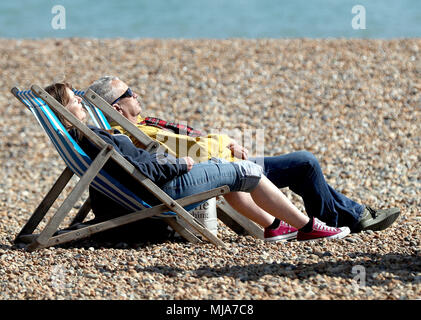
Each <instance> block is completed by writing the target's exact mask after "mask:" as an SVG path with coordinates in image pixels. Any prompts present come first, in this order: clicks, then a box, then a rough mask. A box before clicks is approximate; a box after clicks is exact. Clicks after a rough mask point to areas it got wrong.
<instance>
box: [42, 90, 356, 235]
mask: <svg viewBox="0 0 421 320" xmlns="http://www.w3.org/2000/svg"><path fill="white" fill-rule="evenodd" d="M45 90H46V91H47V92H48V93H49V94H50V95H51V96H53V97H54V98H55V99H56V100H57V101H58V102H60V103H61V104H62V105H63V106H64V107H65V108H66V109H67V110H68V111H70V112H71V113H72V114H73V115H74V116H75V117H76V118H78V119H79V120H80V121H82V122H85V121H86V116H87V115H86V111H85V109H84V108H83V106H82V104H81V98H80V97H78V96H75V95H74V93H73V91H72V89H71V86H70V85H69V84H62V83H56V84H53V85H50V86H48V87H47V88H45ZM59 119H60V120H61V121H62V123H63V125H64V126H65V127H66V129H68V130H69V132H70V134H71V135H72V136H73V137H74V138H75V139H77V140H78V142H79V144H80V146H81V147H82V148H83V149H84V151H85V152H86V153H87V154H88V155H89V156H90V157H92V158H94V157H95V156H96V155H97V154H98V152H99V150H98V148H97V147H96V146H95V145H93V144H92V143H91V142H90V141H89V140H88V139H86V138H84V137H83V136H81V135H79V134H78V132H77V130H76V129H75V128H72V125H71V124H70V123H69V122H68V121H66V120H65V119H63V118H62V117H61V116H59ZM89 128H90V129H91V130H93V131H94V132H95V133H96V134H97V135H98V136H100V137H101V138H102V139H103V140H104V141H105V142H106V143H109V144H111V145H112V146H113V147H114V149H115V150H116V151H117V152H119V153H120V154H121V155H122V156H123V157H124V158H126V159H127V160H128V161H129V162H131V163H132V164H133V165H134V166H136V167H137V168H138V169H139V170H140V172H142V174H144V175H145V176H147V177H148V178H149V179H151V180H152V181H153V182H154V183H155V184H157V185H158V186H159V187H160V188H161V189H162V190H163V191H164V192H165V193H167V194H168V195H169V196H170V197H172V198H173V199H179V198H182V197H186V196H189V195H192V194H196V193H198V192H202V191H207V190H210V189H213V188H217V187H221V186H223V185H228V186H229V188H230V190H231V192H230V193H229V194H227V195H225V196H224V197H225V199H226V200H227V202H228V203H230V204H231V205H232V206H235V202H236V199H238V197H239V194H238V193H237V192H236V191H243V192H248V193H250V195H251V197H252V199H253V201H254V202H255V204H256V205H257V206H259V207H261V208H262V209H263V210H264V211H266V212H268V213H269V214H268V215H267V216H266V215H265V216H261V217H249V218H252V219H253V220H254V221H255V222H256V223H258V224H260V225H262V227H264V228H265V240H268V241H278V240H289V239H293V238H297V240H314V239H319V238H343V237H345V236H346V235H348V234H349V233H350V230H349V228H348V227H341V228H334V227H329V226H327V225H326V224H324V223H323V222H321V221H320V220H318V219H317V218H312V217H308V216H307V215H305V214H304V213H302V212H301V211H300V210H298V208H297V207H295V206H294V205H293V204H292V203H291V202H290V201H289V200H288V198H287V197H285V195H284V194H283V193H282V192H281V191H280V190H279V189H278V188H277V187H276V186H275V185H274V184H273V183H272V182H270V181H269V180H268V179H267V178H266V177H265V176H264V175H263V174H262V168H261V167H260V166H258V165H257V164H255V163H253V162H251V161H238V162H222V161H219V162H211V161H209V162H205V163H198V164H195V163H194V161H193V159H192V158H190V157H184V158H180V159H176V158H173V157H171V156H170V155H166V158H165V160H166V161H162V160H163V159H162V157H160V156H158V154H150V153H149V152H147V151H145V150H143V149H140V148H137V147H135V146H134V144H133V143H132V142H131V141H130V139H129V138H128V137H127V136H125V135H122V134H121V133H120V132H119V131H118V130H103V129H99V128H96V127H92V126H89ZM105 169H106V171H107V172H109V173H111V174H113V175H114V176H116V177H118V179H119V181H121V182H123V183H124V184H125V185H126V186H127V187H128V188H129V189H130V190H132V191H133V192H135V193H138V194H142V199H144V200H145V201H146V202H148V203H150V204H151V205H154V204H156V201H157V200H156V199H153V198H150V199H149V198H148V197H147V196H146V194H149V193H148V192H145V190H141V187H140V186H139V184H138V182H137V181H135V180H134V179H133V178H132V177H131V176H130V175H128V174H127V173H126V172H125V171H124V170H123V169H121V168H120V167H119V166H117V165H115V164H113V163H107V164H106V167H105ZM145 197H146V198H145ZM92 201H93V200H92ZM196 205H197V204H196ZM191 209H192V207H190V208H189V209H188V210H191Z"/></svg>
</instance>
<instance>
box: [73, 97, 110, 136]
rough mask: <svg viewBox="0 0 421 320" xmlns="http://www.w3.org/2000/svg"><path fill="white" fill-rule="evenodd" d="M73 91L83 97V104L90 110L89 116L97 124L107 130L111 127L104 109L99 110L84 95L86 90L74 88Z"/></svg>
mask: <svg viewBox="0 0 421 320" xmlns="http://www.w3.org/2000/svg"><path fill="white" fill-rule="evenodd" d="M73 93H74V94H75V95H77V96H79V97H81V98H82V104H83V106H84V107H85V109H86V110H87V111H88V113H89V116H90V118H91V120H92V122H93V123H94V125H95V126H97V127H98V128H101V129H105V130H109V129H111V126H110V124H109V123H108V120H107V119H106V118H105V116H104V114H103V113H102V111H101V110H99V109H98V108H97V107H96V106H94V105H93V104H92V103H90V102H89V101H88V100H87V99H86V98H85V97H84V94H85V91H83V90H76V89H73Z"/></svg>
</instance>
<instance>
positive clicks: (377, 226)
mask: <svg viewBox="0 0 421 320" xmlns="http://www.w3.org/2000/svg"><path fill="white" fill-rule="evenodd" d="M400 213H401V212H400V211H397V212H395V213H392V214H391V215H390V216H388V217H387V218H385V219H383V220H381V221H379V222H377V223H373V224H371V225H370V224H368V225H366V226H365V227H363V228H362V229H361V231H366V230H372V231H382V230H384V229H386V228H388V227H390V226H391V225H392V224H393V222H395V220H396V219H397V218H398V217H399V215H400Z"/></svg>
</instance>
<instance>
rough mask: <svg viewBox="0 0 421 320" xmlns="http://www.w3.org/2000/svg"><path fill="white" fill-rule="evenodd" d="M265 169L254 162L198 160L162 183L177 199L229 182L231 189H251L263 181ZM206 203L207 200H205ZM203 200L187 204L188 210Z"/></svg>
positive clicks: (170, 194) (164, 189)
mask: <svg viewBox="0 0 421 320" xmlns="http://www.w3.org/2000/svg"><path fill="white" fill-rule="evenodd" d="M262 171H263V170H262V168H261V167H259V166H258V165H256V164H255V163H253V162H251V161H239V162H222V161H220V160H216V161H208V162H202V163H197V164H195V165H194V166H193V168H192V169H191V170H190V171H189V172H187V173H185V174H183V175H181V176H178V177H176V178H174V179H173V180H171V181H169V182H167V183H165V184H164V185H163V186H161V188H162V190H163V191H164V192H165V193H166V194H168V195H169V196H170V197H172V198H173V199H179V198H183V197H186V196H190V195H193V194H196V193H199V192H204V191H208V190H211V189H214V188H218V187H222V186H223V185H227V186H228V187H229V188H230V190H231V191H244V192H250V191H251V190H253V189H254V188H255V187H256V186H257V184H258V183H259V181H260V178H261V175H262ZM202 202H203V201H202ZM202 202H200V203H194V204H191V205H188V206H186V207H185V209H186V210H187V211H189V210H192V209H194V208H195V207H196V206H198V205H200V204H201V203H202Z"/></svg>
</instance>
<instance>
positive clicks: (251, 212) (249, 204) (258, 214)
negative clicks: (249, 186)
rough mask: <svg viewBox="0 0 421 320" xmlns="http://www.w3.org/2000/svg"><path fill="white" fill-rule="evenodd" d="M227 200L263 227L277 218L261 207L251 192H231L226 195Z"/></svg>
mask: <svg viewBox="0 0 421 320" xmlns="http://www.w3.org/2000/svg"><path fill="white" fill-rule="evenodd" d="M225 200H227V202H228V203H229V204H230V205H231V207H233V208H234V209H235V210H237V211H238V212H239V213H241V214H242V215H243V216H245V217H247V218H249V219H250V220H253V221H254V222H256V223H257V224H259V225H261V226H262V227H263V228H267V227H269V226H270V225H271V224H272V223H273V220H275V218H274V217H273V216H272V215H270V214H269V213H267V212H266V211H265V210H263V209H262V208H260V207H259V206H258V205H257V204H256V202H254V200H253V198H252V197H251V195H250V193H247V192H231V193H229V194H227V195H225Z"/></svg>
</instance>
